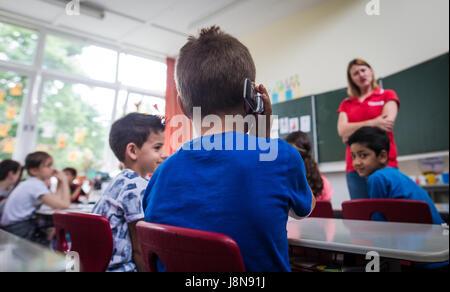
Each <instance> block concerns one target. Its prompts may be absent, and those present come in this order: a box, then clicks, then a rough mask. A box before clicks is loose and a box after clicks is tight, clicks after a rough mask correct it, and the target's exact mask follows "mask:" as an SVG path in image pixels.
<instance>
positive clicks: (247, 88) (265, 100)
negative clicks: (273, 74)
mask: <svg viewBox="0 0 450 292" xmlns="http://www.w3.org/2000/svg"><path fill="white" fill-rule="evenodd" d="M244 99H245V101H246V103H247V104H248V106H249V108H250V110H251V111H252V114H255V115H256V116H265V118H266V119H265V123H264V125H259V123H260V121H259V119H258V118H257V119H256V128H255V130H256V136H264V138H267V139H269V138H270V130H271V127H272V104H271V102H270V98H269V93H268V92H267V89H266V88H265V87H264V85H262V84H261V85H258V86H255V85H254V84H253V83H252V82H251V80H250V79H248V78H247V79H246V80H245V84H244ZM260 128H263V129H264V130H265V134H262V133H260V130H259V129H260Z"/></svg>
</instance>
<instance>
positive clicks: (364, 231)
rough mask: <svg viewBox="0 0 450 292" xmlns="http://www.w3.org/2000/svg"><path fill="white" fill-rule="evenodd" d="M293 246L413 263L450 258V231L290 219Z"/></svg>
mask: <svg viewBox="0 0 450 292" xmlns="http://www.w3.org/2000/svg"><path fill="white" fill-rule="evenodd" d="M287 231H288V240H289V244H290V245H291V246H294V247H295V246H299V247H306V248H313V249H319V250H326V251H333V252H342V253H349V254H358V255H366V254H367V253H368V252H370V251H375V252H377V253H378V254H379V255H380V257H383V258H389V259H399V260H407V261H411V262H423V263H436V262H445V261H448V260H449V240H448V237H449V230H448V227H447V228H444V227H442V226H440V225H428V224H410V223H394V222H374V221H358V220H344V219H323V218H307V219H304V220H295V219H292V218H290V219H289V221H288V224H287Z"/></svg>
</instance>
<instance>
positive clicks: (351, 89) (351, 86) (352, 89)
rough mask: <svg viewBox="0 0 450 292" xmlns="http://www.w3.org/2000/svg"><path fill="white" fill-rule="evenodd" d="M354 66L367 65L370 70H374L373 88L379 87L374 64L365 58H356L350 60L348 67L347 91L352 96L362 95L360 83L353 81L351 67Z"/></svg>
mask: <svg viewBox="0 0 450 292" xmlns="http://www.w3.org/2000/svg"><path fill="white" fill-rule="evenodd" d="M353 66H366V67H368V68H369V69H370V70H372V73H373V79H372V89H375V88H377V87H378V82H377V78H376V77H375V73H374V72H373V69H372V66H370V65H369V63H367V62H366V61H364V60H363V59H354V60H352V61H350V63H349V64H348V67H347V82H348V90H347V93H348V94H349V96H351V97H359V96H361V89H359V87H358V85H356V84H355V82H353V79H352V75H351V72H350V71H351V69H352V67H353Z"/></svg>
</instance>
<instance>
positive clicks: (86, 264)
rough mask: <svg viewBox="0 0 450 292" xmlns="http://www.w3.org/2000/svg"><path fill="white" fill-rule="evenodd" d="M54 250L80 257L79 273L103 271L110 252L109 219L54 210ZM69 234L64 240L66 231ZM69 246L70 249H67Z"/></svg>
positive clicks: (111, 239)
mask: <svg viewBox="0 0 450 292" xmlns="http://www.w3.org/2000/svg"><path fill="white" fill-rule="evenodd" d="M53 223H54V226H55V229H56V240H57V249H58V250H59V251H61V252H67V251H69V249H70V251H75V252H77V253H78V254H79V256H80V271H81V272H104V271H106V269H107V268H108V264H109V262H110V260H111V256H112V252H113V238H112V232H111V226H110V224H109V221H108V220H107V219H106V218H105V217H103V216H99V215H93V214H83V213H71V212H55V213H54V214H53ZM67 233H68V234H69V236H70V241H71V242H70V243H68V242H67V238H66V234H67ZM69 246H70V248H69Z"/></svg>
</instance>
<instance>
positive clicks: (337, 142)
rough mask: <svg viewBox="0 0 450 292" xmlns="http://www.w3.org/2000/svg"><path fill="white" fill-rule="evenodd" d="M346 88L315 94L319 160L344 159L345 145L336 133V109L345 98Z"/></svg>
mask: <svg viewBox="0 0 450 292" xmlns="http://www.w3.org/2000/svg"><path fill="white" fill-rule="evenodd" d="M347 97H348V95H347V89H339V90H335V91H331V92H327V93H323V94H318V95H316V98H315V100H316V117H317V136H318V137H317V138H318V139H317V141H318V144H319V161H320V162H332V161H343V160H345V148H346V147H345V145H344V143H343V142H342V138H341V137H339V135H338V133H337V121H338V113H337V110H338V108H339V106H340V104H341V102H342V101H343V100H344V99H345V98H347Z"/></svg>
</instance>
